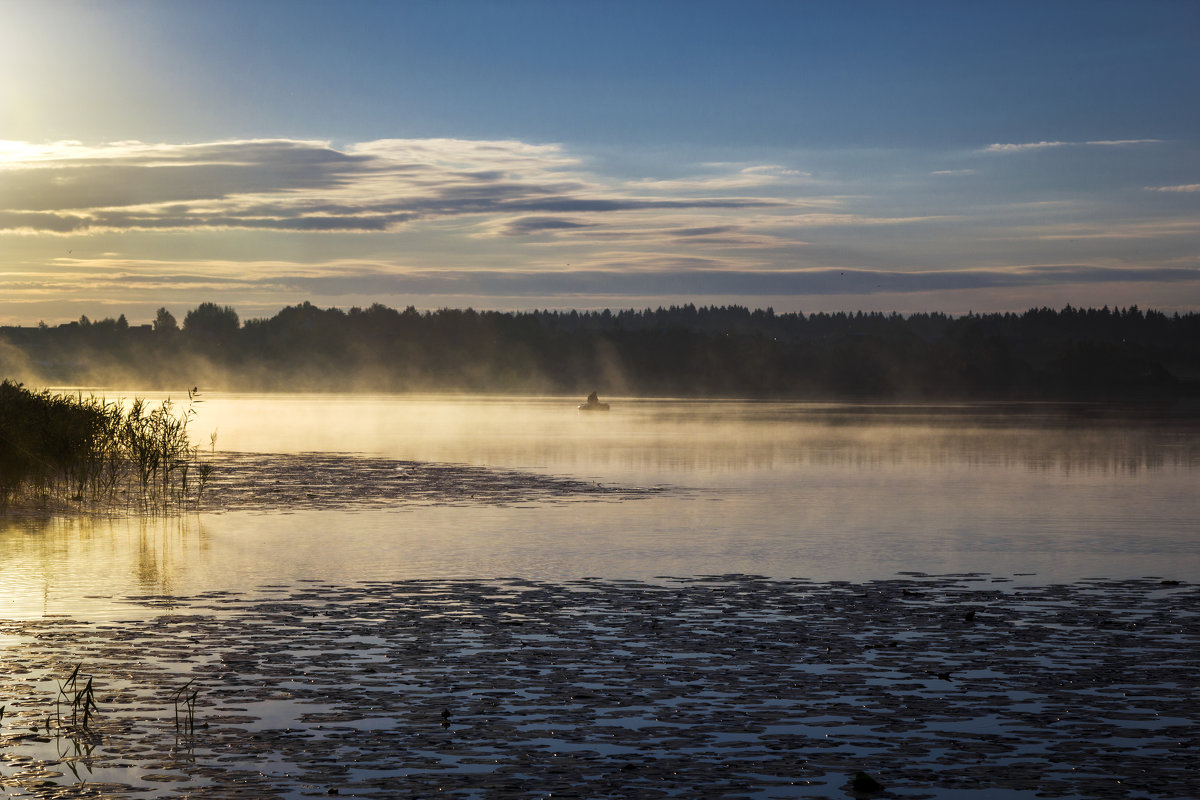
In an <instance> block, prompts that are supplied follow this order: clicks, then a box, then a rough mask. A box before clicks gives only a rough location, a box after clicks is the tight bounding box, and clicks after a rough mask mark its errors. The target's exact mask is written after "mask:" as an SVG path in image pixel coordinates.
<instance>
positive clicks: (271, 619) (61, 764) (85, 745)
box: [0, 392, 1200, 800]
mask: <svg viewBox="0 0 1200 800" xmlns="http://www.w3.org/2000/svg"><path fill="white" fill-rule="evenodd" d="M107 394H108V396H109V397H114V396H116V395H117V394H118V393H114V392H109V393H107ZM123 394H124V395H125V396H130V395H131V394H132V393H123ZM183 405H184V406H186V405H187V401H186V399H184V402H183ZM192 408H193V411H194V414H195V416H194V420H193V422H192V431H193V433H194V435H195V437H196V443H197V444H198V445H199V446H201V448H202V450H209V449H211V450H212V451H213V452H211V453H210V454H209V455H208V458H209V459H210V460H211V462H212V463H213V465H214V469H215V479H214V482H213V485H212V486H210V487H209V490H208V492H207V493H206V495H205V497H204V498H203V502H202V503H201V505H200V507H198V508H196V509H192V510H189V511H188V512H187V513H185V514H183V515H181V516H175V517H171V518H166V519H163V518H144V517H129V516H124V517H112V518H102V519H97V518H95V517H89V516H85V515H74V516H70V515H69V516H60V517H53V518H46V517H39V516H38V515H23V516H11V515H10V516H9V517H7V518H4V519H3V520H0V647H3V649H4V655H5V658H4V661H3V662H2V663H0V707H7V716H5V717H4V718H3V719H0V786H2V787H4V788H5V790H6V791H7V792H9V793H10V794H11V795H12V796H32V797H52V796H70V797H75V796H86V795H87V794H89V793H91V794H92V795H94V796H142V797H160V796H161V797H174V796H185V795H187V794H188V793H192V794H193V795H194V794H196V793H203V794H204V795H205V796H214V797H287V798H291V797H307V796H318V795H324V794H326V792H327V791H329V790H331V789H337V790H339V792H340V793H341V794H343V795H348V796H379V797H391V796H404V797H407V796H426V795H427V794H432V793H434V792H437V791H442V792H443V793H444V794H448V795H450V796H456V797H524V796H534V793H538V796H541V795H544V794H547V793H551V792H552V793H555V794H563V793H564V792H566V793H568V794H569V793H570V792H572V791H575V792H577V793H578V792H581V791H582V792H583V796H588V795H596V794H599V795H603V796H630V797H650V796H680V797H686V796H694V789H695V786H696V785H697V784H696V781H701V782H702V783H703V784H704V785H705V786H707V787H709V793H710V794H711V796H737V797H745V796H752V797H846V796H853V795H854V793H853V791H851V789H850V788H848V781H849V777H850V776H852V775H853V774H854V772H855V771H857V770H858V769H864V770H867V771H870V772H872V774H876V775H878V776H880V777H881V778H882V779H883V780H884V783H886V784H888V786H889V791H890V794H887V795H882V796H885V797H886V796H892V797H909V798H918V797H923V798H939V800H941V799H942V798H959V797H971V798H980V800H984V799H985V798H986V800H993V798H1005V799H1008V798H1032V797H1038V796H1056V797H1079V798H1083V797H1101V796H1105V797H1107V796H1111V797H1134V798H1141V797H1189V796H1196V795H1197V794H1198V793H1200V785H1197V784H1196V782H1195V778H1194V775H1193V774H1192V772H1191V771H1190V770H1189V769H1186V768H1180V767H1179V765H1180V764H1181V763H1183V762H1181V754H1183V753H1188V752H1192V751H1193V750H1194V748H1195V746H1197V744H1198V743H1197V742H1195V731H1196V730H1198V729H1200V709H1197V700H1196V698H1197V697H1200V695H1198V694H1197V692H1196V685H1195V676H1194V668H1193V667H1194V664H1190V661H1189V659H1191V655H1190V654H1192V653H1194V652H1195V651H1196V647H1197V646H1198V645H1200V629H1198V628H1197V621H1198V612H1197V609H1196V597H1197V588H1196V586H1195V584H1196V583H1197V582H1200V537H1197V536H1196V534H1195V522H1194V521H1195V520H1196V519H1200V492H1198V491H1197V488H1200V481H1198V478H1200V440H1198V439H1197V437H1196V433H1197V431H1198V430H1200V428H1198V427H1197V425H1196V423H1195V422H1193V421H1189V420H1185V419H1175V418H1172V417H1171V416H1170V415H1163V414H1148V413H1145V412H1139V413H1127V412H1122V411H1121V410H1118V409H1103V408H1095V407H1085V406H1075V407H1069V406H1017V407H1012V406H1007V407H1005V406H953V407H936V408H935V407H894V406H890V407H849V406H828V405H804V404H779V403H736V402H718V403H712V402H687V401H633V400H628V401H620V400H618V401H615V402H614V403H613V407H612V410H611V411H610V412H607V413H580V412H579V411H577V410H576V409H575V402H574V401H572V400H570V399H563V398H557V399H556V398H540V399H532V400H531V399H526V398H471V397H454V398H444V397H381V396H329V395H316V396H309V395H304V396H300V395H275V396H268V395H219V394H213V395H208V394H205V395H202V396H201V397H200V398H198V400H197V402H195V403H194V405H193V407H192ZM213 433H215V434H216V436H215V447H213V448H210V444H211V441H210V434H213ZM898 573H922V574H923V575H924V576H923V577H922V576H913V575H910V574H904V575H900V574H898ZM943 574H953V575H954V576H955V577H940V578H939V577H934V576H937V575H943ZM705 575H707V576H726V577H720V578H712V577H710V578H704V579H702V580H695V579H694V578H695V576H705ZM747 575H751V576H758V577H753V578H749V577H745V576H747ZM670 576H673V577H670ZM1145 576H1154V577H1151V578H1146V577H1145ZM1093 578H1103V579H1104V580H1102V581H1099V582H1088V581H1087V580H1085V579H1093ZM797 579H799V580H797ZM840 581H847V583H840ZM880 581H883V582H880ZM976 612H977V613H976ZM81 661H82V662H85V664H86V665H87V666H86V667H85V671H86V674H88V675H93V676H95V677H96V680H97V683H98V685H100V686H101V689H100V690H99V691H101V692H102V693H103V700H102V703H101V707H102V710H101V716H100V718H99V721H98V722H96V723H95V724H94V726H93V728H92V730H91V731H90V732H81V731H80V730H78V728H72V727H71V726H70V724H69V723H67V722H64V721H63V720H62V719H61V718H59V717H55V718H54V719H53V720H50V718H49V717H48V715H49V714H50V713H51V709H52V708H53V707H54V703H53V700H54V697H55V694H56V692H57V687H58V683H57V682H60V681H62V680H63V679H65V678H66V676H67V675H68V674H69V673H70V671H71V669H72V668H73V667H74V665H75V664H77V663H80V662H81ZM189 679H196V680H197V683H196V684H195V685H196V686H197V687H199V690H200V697H201V699H200V701H199V705H198V708H197V711H196V720H197V724H198V725H199V726H200V727H199V728H197V729H196V730H194V731H193V730H190V729H185V730H183V731H182V732H181V730H180V729H179V727H178V726H177V724H176V722H175V721H176V717H175V714H174V706H173V703H172V701H171V692H172V691H174V690H176V689H178V688H179V686H181V685H182V684H183V683H184V682H185V681H187V680H189ZM443 710H445V711H447V712H448V713H449V716H448V717H443V716H441V715H440V712H441V711H443ZM0 713H3V712H0ZM51 722H52V723H53V724H51V725H50V728H45V727H44V726H45V725H46V724H50V723H51ZM443 723H445V724H443ZM39 726H42V727H40V728H39V730H38V731H32V730H31V728H34V727H39ZM400 740H402V741H403V742H404V745H403V747H402V748H401V749H402V750H403V756H402V757H401V756H400V755H398V752H399V751H398V750H397V749H396V742H397V741H400ZM1115 755H1119V756H1120V757H1119V758H1117V759H1114V756H1115ZM1117 762H1119V763H1117ZM1114 764H1116V765H1114ZM581 786H586V787H590V788H589V789H587V790H584V789H581V788H580V787H581ZM398 792H399V794H397V793H398Z"/></svg>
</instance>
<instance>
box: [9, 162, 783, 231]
mask: <svg viewBox="0 0 1200 800" xmlns="http://www.w3.org/2000/svg"><path fill="white" fill-rule="evenodd" d="M0 154H3V156H4V157H5V160H4V161H3V163H2V164H0V174H3V181H0V230H9V231H34V232H45V233H76V232H82V231H101V230H118V231H119V230H213V229H233V228H241V229H252V230H274V231H306V232H362V233H369V232H379V231H392V230H396V229H398V228H400V227H403V226H405V225H408V224H410V223H413V222H416V221H420V220H431V221H436V220H443V219H450V218H461V217H468V216H480V215H486V216H492V217H496V218H505V219H507V220H508V225H507V228H506V231H505V232H506V235H519V234H520V233H521V232H526V233H531V234H532V233H536V232H538V231H539V230H546V229H551V228H555V227H558V228H566V227H572V226H576V225H579V226H584V225H587V224H590V223H588V222H578V223H577V222H572V221H559V222H553V221H549V220H546V219H542V220H540V221H535V222H534V223H528V222H526V223H521V222H520V221H519V220H520V219H521V218H524V217H527V216H529V215H539V214H540V215H547V214H549V215H555V214H589V215H604V214H611V213H617V212H629V211H637V212H658V211H670V210H678V209H707V210H712V209H721V210H738V209H754V208H768V207H782V206H787V205H788V203H787V202H786V201H782V200H778V199H772V198H766V197H754V196H732V195H729V194H728V193H726V192H722V191H717V189H718V188H720V187H724V188H725V189H729V188H734V187H737V188H749V187H750V186H751V185H756V184H758V183H761V182H762V180H763V178H762V177H761V176H760V174H759V173H757V172H755V171H753V170H747V169H745V168H743V169H741V170H738V171H737V172H736V173H735V174H734V175H732V176H727V179H721V178H719V177H718V178H713V179H712V181H711V188H712V189H713V190H714V191H712V192H709V193H707V194H705V195H704V196H691V195H688V194H686V193H681V192H678V191H673V190H672V189H673V188H674V187H671V186H670V185H667V186H662V187H657V190H656V191H650V192H647V191H645V190H646V189H648V188H649V189H655V188H656V187H653V186H646V185H637V186H635V185H633V184H629V183H625V184H622V183H621V182H620V181H614V180H604V179H602V178H598V177H596V176H593V175H590V174H588V173H587V172H586V171H585V170H583V169H582V167H581V164H580V160H579V159H578V158H576V157H574V156H572V155H570V154H567V153H565V152H564V151H563V149H562V148H561V147H560V146H558V145H531V144H527V143H524V142H515V141H463V140H453V139H421V140H383V141H377V142H367V143H362V144H356V145H353V146H350V147H347V148H344V149H341V150H339V149H337V148H334V147H333V146H332V145H330V144H329V143H327V142H316V141H293V140H247V141H231V142H216V143H211V144H200V145H153V144H143V143H139V142H130V143H119V144H113V145H103V146H99V147H94V148H88V147H85V146H83V145H81V144H79V143H77V142H65V143H59V144H57V145H42V146H34V145H28V146H17V144H16V143H11V142H9V143H6V144H5V146H4V147H3V148H0ZM746 176H751V177H752V179H748V178H747V177H746ZM698 185H699V184H698Z"/></svg>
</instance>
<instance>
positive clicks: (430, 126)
mask: <svg viewBox="0 0 1200 800" xmlns="http://www.w3.org/2000/svg"><path fill="white" fill-rule="evenodd" d="M0 20H3V23H2V24H0V324H10V325H11V324H21V325H31V324H37V323H38V322H39V321H45V322H46V323H48V324H58V323H62V322H66V321H69V320H73V319H78V318H79V317H80V316H81V315H87V316H89V317H91V318H93V319H99V318H104V317H109V316H112V317H116V316H118V315H120V314H125V315H126V316H127V318H128V320H129V322H130V323H131V324H144V323H147V322H149V321H150V320H152V319H153V318H154V313H155V310H156V309H157V308H159V307H166V308H167V309H168V310H170V311H172V312H173V313H174V314H175V315H176V316H177V317H179V318H180V319H182V317H183V315H184V313H185V312H186V311H187V310H189V309H191V308H194V307H195V306H197V305H199V304H200V303H202V302H216V303H219V304H222V305H231V306H233V307H234V308H235V309H237V311H238V312H239V314H240V315H241V316H242V318H243V319H247V318H255V317H269V316H273V315H274V314H275V313H276V312H277V311H278V310H279V309H281V308H283V307H284V306H287V305H294V304H296V303H300V302H303V301H305V300H307V301H310V302H312V303H314V304H315V305H318V306H322V307H328V306H336V307H339V308H343V309H348V308H350V307H352V306H362V307H365V306H368V305H370V304H371V303H376V302H379V303H383V304H385V305H388V306H392V307H396V308H403V307H406V306H409V305H412V306H416V307H417V308H419V309H430V308H442V307H454V308H465V307H473V308H477V309H498V310H523V309H534V308H551V309H570V308H576V309H581V310H582V309H599V308H613V309H618V308H645V307H658V306H667V305H671V304H682V303H694V304H696V305H728V304H734V303H736V304H739V305H745V306H750V307H752V308H766V307H772V308H774V309H775V310H776V311H803V312H806V313H807V312H814V311H839V310H848V311H853V310H860V309H861V310H876V311H899V312H901V313H911V312H918V311H942V312H946V313H951V314H964V313H967V312H969V311H976V312H986V311H1022V310H1025V309H1028V308H1032V307H1042V306H1049V307H1053V308H1061V307H1063V306H1065V305H1067V304H1071V305H1074V306H1077V307H1079V306H1083V307H1087V306H1094V307H1100V306H1103V305H1108V306H1110V307H1114V306H1119V307H1127V306H1130V305H1137V306H1139V307H1142V308H1156V309H1160V310H1164V311H1167V312H1173V311H1181V312H1183V311H1197V310H1200V57H1197V53H1200V3H1197V2H1194V1H1193V0H1177V1H1176V2H1161V1H1156V0H1139V1H1138V2H1132V0H1131V1H1130V2H1106V1H1105V0H1084V1H1082V2H1074V1H1073V0H1060V1H1059V2H1051V1H1048V0H1039V1H1038V2H1002V3H1001V2H969V3H964V2H961V0H955V1H954V2H925V1H923V0H909V1H908V2H890V1H888V2H854V1H853V0H847V1H846V2H817V1H816V0H813V1H812V2H803V1H802V0H794V1H793V2H769V1H768V0H760V1H755V0H748V1H738V2H734V1H733V0H730V1H729V2H710V1H708V0H686V2H683V1H682V0H681V1H680V2H668V1H667V0H637V1H636V2H623V1H622V0H603V2H601V0H593V1H592V2H586V1H585V0H578V1H577V2H563V1H562V0H553V1H550V2H541V1H540V0H538V1H534V0H507V1H506V2H499V1H498V0H497V1H495V2H472V1H470V0H437V1H436V2H417V1H415V0H414V1H413V2H399V1H397V2H368V0H354V1H353V2H333V1H332V0H330V1H329V2H309V1H308V0H278V1H276V0H251V1H250V2H245V0H236V1H232V2H224V1H223V0H173V1H172V2H165V1H162V0H105V2H92V1H91V0H88V1H86V2H71V1H69V0H0Z"/></svg>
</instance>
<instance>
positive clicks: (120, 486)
mask: <svg viewBox="0 0 1200 800" xmlns="http://www.w3.org/2000/svg"><path fill="white" fill-rule="evenodd" d="M192 417H193V412H192V410H191V409H190V408H189V409H188V410H187V411H185V412H183V413H180V412H178V411H177V410H176V408H175V407H174V406H173V405H172V403H171V402H170V401H169V400H168V401H166V402H164V403H162V404H161V405H160V406H158V407H156V408H155V407H151V406H150V405H149V404H147V403H146V402H145V401H144V400H141V399H137V400H134V401H133V403H132V404H130V407H129V408H128V410H126V409H124V408H123V407H122V406H121V404H119V403H115V402H108V401H104V400H100V399H97V398H95V397H86V398H85V397H84V396H83V395H82V394H77V395H64V394H54V393H52V392H50V391H48V390H42V391H40V392H34V391H30V390H29V389H26V388H25V387H24V386H23V385H22V384H20V383H13V382H11V381H7V380H6V381H4V382H3V383H0V508H4V507H9V506H14V505H32V506H38V507H71V506H88V507H92V508H96V507H100V508H103V507H105V506H114V505H115V504H117V503H118V502H126V503H132V504H135V505H139V506H141V507H143V508H145V509H153V510H164V511H165V510H169V509H170V508H172V507H177V506H179V505H186V504H188V503H194V502H197V501H198V500H199V497H200V493H201V492H202V491H203V489H204V486H205V485H206V484H207V483H208V479H209V476H210V475H211V465H208V464H201V463H200V461H199V447H193V446H192V445H191V442H190V440H189V438H188V432H187V427H188V423H189V422H190V421H191V419H192ZM193 476H196V478H197V479H196V480H192V477H193Z"/></svg>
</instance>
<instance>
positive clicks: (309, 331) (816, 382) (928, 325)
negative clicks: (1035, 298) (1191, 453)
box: [0, 302, 1200, 401]
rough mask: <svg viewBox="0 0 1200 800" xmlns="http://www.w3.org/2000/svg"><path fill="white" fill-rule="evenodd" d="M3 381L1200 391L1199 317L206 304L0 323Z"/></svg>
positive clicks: (956, 393)
mask: <svg viewBox="0 0 1200 800" xmlns="http://www.w3.org/2000/svg"><path fill="white" fill-rule="evenodd" d="M0 377H10V378H16V379H22V380H26V379H29V380H40V381H42V382H45V383H50V384H58V385H114V384H117V383H124V384H125V385H130V386H135V387H137V388H145V389H150V388H163V389H178V388H181V387H191V386H193V385H196V386H201V385H202V386H206V387H209V388H224V389H238V390H302V391H329V390H370V391H469V392H499V393H518V394H522V393H555V394H559V393H562V394H586V393H588V392H590V391H592V390H598V391H599V392H600V393H601V394H602V395H603V394H608V395H640V396H681V397H696V396H704V397H748V398H792V399H805V400H914V401H917V400H953V399H971V400H1033V399H1075V400H1155V399H1170V398H1179V397H1196V396H1200V315H1198V314H1196V313H1188V314H1182V315H1181V314H1172V315H1167V314H1163V313H1161V312H1158V311H1153V310H1148V311H1143V310H1141V309H1139V308H1137V307H1136V306H1132V307H1129V308H1115V309H1110V308H1108V307H1104V308H1100V309H1093V308H1088V309H1079V308H1072V307H1071V306H1067V307H1066V308H1063V309H1058V310H1055V309H1050V308H1038V309H1030V310H1028V311H1025V312H1022V313H995V314H974V313H971V314H967V315H963V316H951V315H947V314H941V313H918V314H909V315H901V314H897V313H891V314H883V313H876V312H861V311H860V312H853V313H849V312H843V313H813V314H802V313H781V314H776V313H775V312H774V311H773V310H771V309H758V310H751V309H748V308H744V307H741V306H710V307H696V306H694V305H690V304H689V305H683V306H671V307H669V308H658V309H653V310H652V309H644V310H633V309H629V310H622V311H615V312H614V311H611V310H604V311H531V312H498V311H475V310H472V309H449V308H447V309H441V310H436V311H418V310H417V309H415V308H413V307H411V306H410V307H408V308H405V309H403V310H397V309H394V308H389V307H387V306H384V305H381V304H375V305H372V306H370V307H368V308H357V307H356V308H351V309H350V310H349V311H344V310H342V309H338V308H318V307H316V306H314V305H312V304H311V303H308V302H305V303H301V304H299V305H295V306H289V307H287V308H284V309H282V310H281V311H280V312H279V313H278V314H276V315H275V316H274V317H271V318H267V319H250V320H246V321H244V322H243V321H242V320H241V319H240V318H239V316H238V314H237V312H236V310H235V309H233V308H231V307H229V306H220V305H217V304H215V303H202V304H201V305H199V306H198V307H196V308H195V309H192V310H190V311H188V312H187V314H186V315H185V316H184V319H183V322H182V323H179V322H178V321H177V319H176V317H175V316H174V315H173V314H172V313H171V312H170V311H168V310H167V309H165V308H162V309H159V311H158V313H157V315H156V317H155V319H154V320H153V321H152V322H150V323H147V324H144V325H130V324H129V323H128V321H127V320H126V319H125V317H124V316H121V317H120V318H118V319H115V320H114V319H111V318H109V319H103V320H98V321H92V320H89V319H88V318H87V317H82V318H81V319H80V320H78V321H76V322H71V323H67V324H64V325H58V326H46V325H39V326H37V327H7V328H0Z"/></svg>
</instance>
